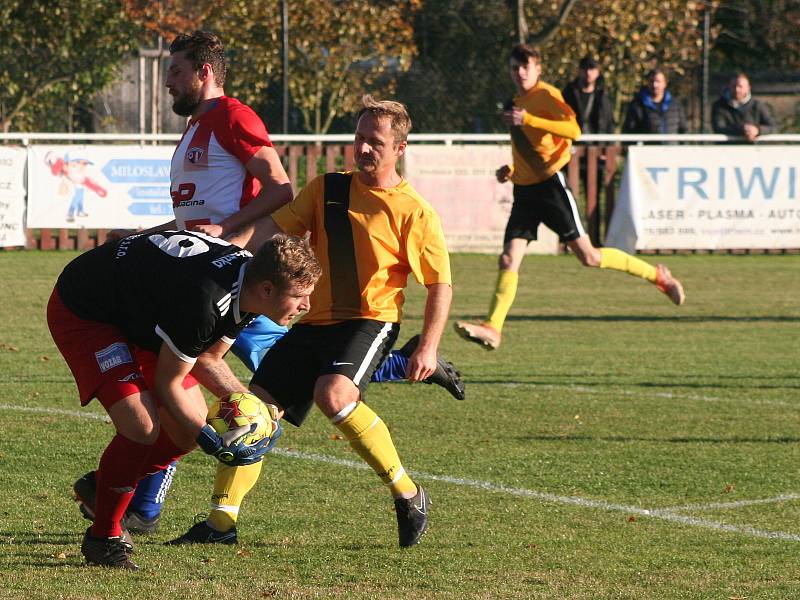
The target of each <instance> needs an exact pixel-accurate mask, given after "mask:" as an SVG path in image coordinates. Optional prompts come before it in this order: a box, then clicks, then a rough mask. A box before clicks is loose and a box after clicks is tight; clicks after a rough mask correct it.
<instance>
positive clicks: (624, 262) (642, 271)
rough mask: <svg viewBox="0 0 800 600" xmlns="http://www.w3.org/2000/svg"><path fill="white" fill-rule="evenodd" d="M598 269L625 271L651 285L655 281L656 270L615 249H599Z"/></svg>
mask: <svg viewBox="0 0 800 600" xmlns="http://www.w3.org/2000/svg"><path fill="white" fill-rule="evenodd" d="M600 268H601V269H616V270H617V271H625V272H626V273H630V274H631V275H636V277H641V278H642V279H646V280H647V281H651V282H653V283H655V281H656V268H655V267H654V266H653V265H651V264H649V263H646V262H644V261H643V260H641V259H638V258H636V257H635V256H631V255H630V254H628V253H626V252H623V251H622V250H617V249H616V248H600Z"/></svg>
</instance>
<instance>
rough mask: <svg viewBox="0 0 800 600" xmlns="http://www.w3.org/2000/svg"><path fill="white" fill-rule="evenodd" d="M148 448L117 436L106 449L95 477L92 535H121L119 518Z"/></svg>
mask: <svg viewBox="0 0 800 600" xmlns="http://www.w3.org/2000/svg"><path fill="white" fill-rule="evenodd" d="M151 449H152V446H145V445H144V444H140V443H138V442H134V441H133V440H130V439H128V438H126V437H125V436H123V435H122V434H119V433H118V434H116V435H115V436H114V438H113V439H112V440H111V443H110V444H108V446H106V449H105V451H104V452H103V455H102V456H101V457H100V466H99V467H98V469H97V473H96V475H95V477H96V480H97V492H96V499H95V507H94V524H93V525H92V535H93V536H96V537H111V536H115V535H120V534H121V533H122V528H121V527H120V524H119V522H120V519H122V516H123V515H124V514H125V510H126V509H127V508H128V504H129V503H130V501H131V498H132V497H133V492H134V490H135V489H136V482H137V481H139V474H140V473H141V470H142V464H143V463H144V462H146V459H147V456H148V455H149V454H150V451H151Z"/></svg>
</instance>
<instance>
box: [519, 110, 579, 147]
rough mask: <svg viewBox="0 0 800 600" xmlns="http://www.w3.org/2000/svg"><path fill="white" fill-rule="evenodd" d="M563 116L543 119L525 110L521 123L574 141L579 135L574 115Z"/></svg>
mask: <svg viewBox="0 0 800 600" xmlns="http://www.w3.org/2000/svg"><path fill="white" fill-rule="evenodd" d="M565 116H566V119H563V120H552V119H544V118H542V117H534V116H533V115H532V114H531V113H529V112H527V111H526V112H525V117H524V118H523V124H524V125H527V126H528V127H533V128H534V129H542V130H544V131H546V132H547V133H552V134H553V135H557V136H558V137H562V138H566V139H568V140H572V141H573V142H574V141H576V140H577V139H578V138H579V137H580V136H581V128H580V127H579V126H578V121H577V120H576V119H575V115H565Z"/></svg>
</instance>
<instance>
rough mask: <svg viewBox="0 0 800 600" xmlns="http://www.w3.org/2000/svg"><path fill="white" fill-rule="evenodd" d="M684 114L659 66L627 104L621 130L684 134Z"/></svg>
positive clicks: (685, 129)
mask: <svg viewBox="0 0 800 600" xmlns="http://www.w3.org/2000/svg"><path fill="white" fill-rule="evenodd" d="M687 131H688V128H687V127H686V113H685V112H684V111H683V106H682V105H681V103H680V101H679V100H678V99H677V98H675V97H674V96H673V95H672V94H671V93H670V91H669V90H668V89H667V76H666V74H665V73H664V71H663V70H662V69H660V68H655V69H653V70H652V71H650V72H649V73H648V74H647V85H645V86H643V87H642V89H640V90H639V91H638V92H637V93H636V95H635V96H634V97H633V100H631V103H630V104H629V105H628V110H627V113H626V114H625V121H624V122H623V124H622V133H686V132H687Z"/></svg>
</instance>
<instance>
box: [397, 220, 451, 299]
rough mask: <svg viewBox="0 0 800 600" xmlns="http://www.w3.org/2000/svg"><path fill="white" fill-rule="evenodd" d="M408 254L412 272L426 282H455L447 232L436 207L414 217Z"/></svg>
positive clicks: (409, 234)
mask: <svg viewBox="0 0 800 600" xmlns="http://www.w3.org/2000/svg"><path fill="white" fill-rule="evenodd" d="M406 257H407V260H408V264H409V266H410V267H411V272H412V273H414V277H416V279H417V281H418V282H419V283H421V284H422V285H431V284H434V283H446V284H451V283H452V277H451V275H450V256H449V254H448V253H447V244H446V243H445V241H444V231H442V224H441V221H440V220H439V216H438V215H437V214H436V213H435V212H433V211H432V210H431V211H427V210H424V211H423V212H422V214H421V216H420V218H419V219H416V220H414V222H413V224H412V227H411V228H410V230H409V232H408V237H407V241H406Z"/></svg>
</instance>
